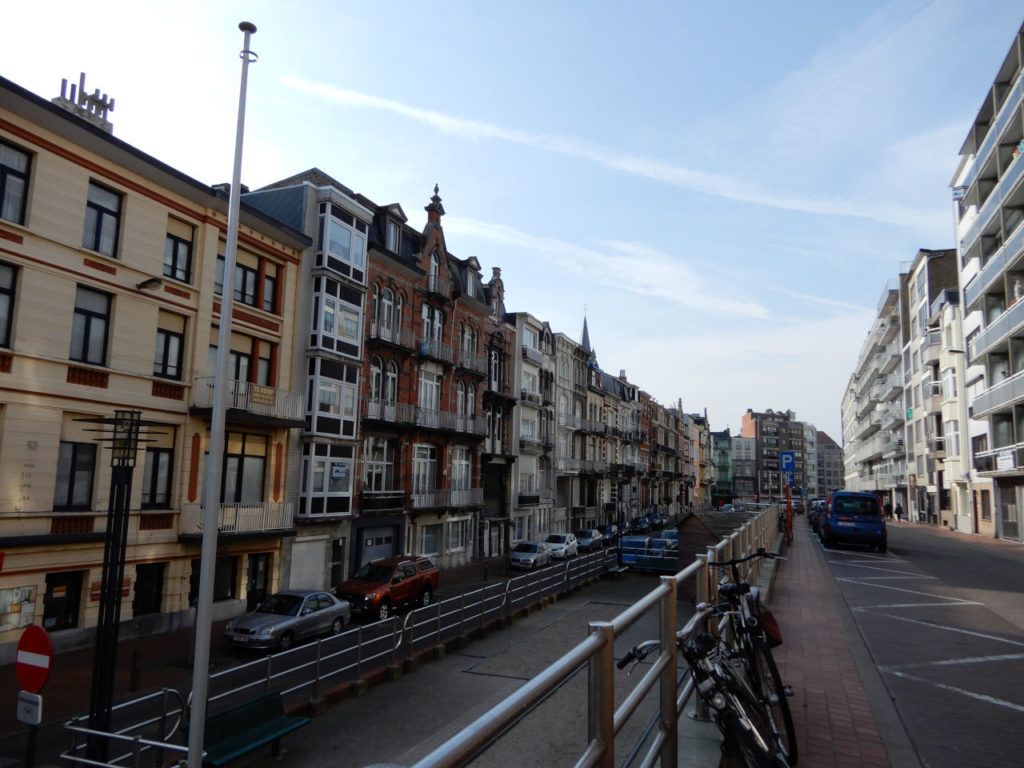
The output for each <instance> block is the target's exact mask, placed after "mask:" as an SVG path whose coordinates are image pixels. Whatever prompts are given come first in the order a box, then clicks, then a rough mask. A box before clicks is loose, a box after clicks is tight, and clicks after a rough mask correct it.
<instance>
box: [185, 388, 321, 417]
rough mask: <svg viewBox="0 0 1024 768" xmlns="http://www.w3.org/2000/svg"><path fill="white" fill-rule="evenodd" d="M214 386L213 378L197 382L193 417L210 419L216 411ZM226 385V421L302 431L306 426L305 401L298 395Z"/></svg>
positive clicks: (194, 392)
mask: <svg viewBox="0 0 1024 768" xmlns="http://www.w3.org/2000/svg"><path fill="white" fill-rule="evenodd" d="M213 384H214V379H213V377H212V376H210V377H202V378H198V379H196V380H195V382H194V383H193V385H192V407H191V410H192V412H193V413H201V414H205V415H209V413H210V412H212V411H213ZM225 384H226V386H225V387H224V389H225V390H226V391H225V392H224V393H222V396H223V397H224V398H226V401H227V413H226V415H225V418H226V419H227V420H228V421H235V422H248V423H253V424H261V425H269V426H275V427H302V426H304V425H305V423H306V400H305V397H304V396H303V395H302V394H301V393H299V392H289V391H288V390H285V389H278V388H277V387H265V386H263V385H262V384H253V383H252V382H250V381H239V380H237V379H229V380H228V381H227V382H225Z"/></svg>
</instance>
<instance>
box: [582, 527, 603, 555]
mask: <svg viewBox="0 0 1024 768" xmlns="http://www.w3.org/2000/svg"><path fill="white" fill-rule="evenodd" d="M603 538H604V537H602V536H601V532H600V531H599V530H597V529H596V528H580V529H579V530H578V531H576V541H578V542H579V545H580V549H582V550H584V551H586V552H591V551H593V550H594V549H595V548H597V547H600V546H601V545H602V542H603Z"/></svg>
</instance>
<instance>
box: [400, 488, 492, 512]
mask: <svg viewBox="0 0 1024 768" xmlns="http://www.w3.org/2000/svg"><path fill="white" fill-rule="evenodd" d="M483 502H484V489H483V488H463V489H456V488H434V489H431V490H427V491H413V492H412V493H410V494H409V506H410V507H412V508H413V509H431V508H438V507H478V506H480V505H482V504H483Z"/></svg>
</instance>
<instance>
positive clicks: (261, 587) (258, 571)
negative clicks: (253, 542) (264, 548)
mask: <svg viewBox="0 0 1024 768" xmlns="http://www.w3.org/2000/svg"><path fill="white" fill-rule="evenodd" d="M269 569H270V553H268V552H257V553H255V554H251V555H249V576H248V579H247V580H246V595H245V610H247V611H252V610H254V609H255V608H256V606H257V605H259V604H260V603H262V602H263V601H264V600H266V599H267V571H268V570H269Z"/></svg>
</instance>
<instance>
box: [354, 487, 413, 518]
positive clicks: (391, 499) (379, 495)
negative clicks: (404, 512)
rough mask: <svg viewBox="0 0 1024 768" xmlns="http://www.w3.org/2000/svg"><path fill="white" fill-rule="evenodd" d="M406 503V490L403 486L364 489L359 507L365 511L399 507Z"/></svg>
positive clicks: (360, 494)
mask: <svg viewBox="0 0 1024 768" xmlns="http://www.w3.org/2000/svg"><path fill="white" fill-rule="evenodd" d="M404 505H405V491H404V490H403V489H401V488H384V489H378V490H366V489H363V490H362V491H360V493H359V509H360V510H361V511H363V512H369V511H373V510H378V509H399V508H401V507H402V506H404Z"/></svg>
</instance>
